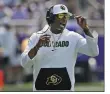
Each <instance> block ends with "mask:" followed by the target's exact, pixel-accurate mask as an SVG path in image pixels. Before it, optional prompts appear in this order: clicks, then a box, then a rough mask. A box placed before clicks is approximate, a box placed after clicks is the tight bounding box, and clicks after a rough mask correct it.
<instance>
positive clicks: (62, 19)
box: [52, 13, 69, 33]
mask: <svg viewBox="0 0 110 94" xmlns="http://www.w3.org/2000/svg"><path fill="white" fill-rule="evenodd" d="M68 19H69V15H68V14H67V13H61V14H57V15H55V21H54V23H53V24H52V28H54V30H56V32H59V33H61V32H62V31H63V30H64V28H65V26H66V24H67V20H68Z"/></svg>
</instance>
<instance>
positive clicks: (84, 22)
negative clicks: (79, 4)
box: [75, 16, 88, 28]
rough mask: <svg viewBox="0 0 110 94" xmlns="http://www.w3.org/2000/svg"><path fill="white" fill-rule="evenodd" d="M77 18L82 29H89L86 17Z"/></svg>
mask: <svg viewBox="0 0 110 94" xmlns="http://www.w3.org/2000/svg"><path fill="white" fill-rule="evenodd" d="M75 18H76V20H77V23H78V24H79V26H80V27H82V28H87V27H88V25H87V22H86V19H85V18H84V17H82V16H75Z"/></svg>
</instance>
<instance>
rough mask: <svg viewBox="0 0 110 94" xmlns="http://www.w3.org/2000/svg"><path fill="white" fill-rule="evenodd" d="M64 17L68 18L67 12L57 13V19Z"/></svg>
mask: <svg viewBox="0 0 110 94" xmlns="http://www.w3.org/2000/svg"><path fill="white" fill-rule="evenodd" d="M64 17H65V18H66V19H69V17H70V16H69V15H68V14H58V18H59V19H62V18H64Z"/></svg>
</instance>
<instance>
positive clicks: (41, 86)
mask: <svg viewBox="0 0 110 94" xmlns="http://www.w3.org/2000/svg"><path fill="white" fill-rule="evenodd" d="M69 16H71V13H69V12H68V9H67V7H66V6H65V5H62V4H58V5H55V6H52V7H51V8H50V9H49V10H48V11H47V15H46V20H47V22H48V25H46V26H45V27H44V28H43V29H42V30H41V31H39V32H36V33H34V34H32V36H31V37H30V39H29V42H28V45H27V47H26V49H25V51H24V52H23V54H22V59H21V65H22V66H23V67H24V68H29V67H31V66H33V75H34V83H33V90H34V91H37V90H71V91H74V83H75V78H74V67H75V63H76V59H77V54H78V53H83V54H86V55H88V56H97V55H98V54H99V49H98V45H97V38H98V36H97V33H95V34H96V36H94V35H93V34H91V32H90V31H89V28H88V26H87V24H86V19H84V18H83V17H81V16H77V17H76V19H77V22H78V24H79V25H80V26H81V27H82V29H83V31H84V33H85V37H86V38H83V37H82V36H81V35H79V34H77V33H75V32H69V31H68V30H67V29H65V26H66V23H67V20H68V18H69Z"/></svg>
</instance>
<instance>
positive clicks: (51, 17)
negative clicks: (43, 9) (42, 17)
mask: <svg viewBox="0 0 110 94" xmlns="http://www.w3.org/2000/svg"><path fill="white" fill-rule="evenodd" d="M46 20H47V22H48V24H49V25H50V24H51V23H53V22H54V20H55V16H54V14H53V6H52V7H51V8H50V9H49V10H47V14H46Z"/></svg>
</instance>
